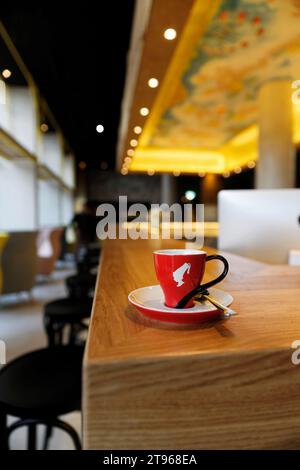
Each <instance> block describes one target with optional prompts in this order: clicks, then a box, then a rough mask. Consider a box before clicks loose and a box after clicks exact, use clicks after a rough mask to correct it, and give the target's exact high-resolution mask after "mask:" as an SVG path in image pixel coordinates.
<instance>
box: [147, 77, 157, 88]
mask: <svg viewBox="0 0 300 470" xmlns="http://www.w3.org/2000/svg"><path fill="white" fill-rule="evenodd" d="M158 85H159V81H158V80H157V78H150V79H149V80H148V86H149V87H150V88H157V87H158Z"/></svg>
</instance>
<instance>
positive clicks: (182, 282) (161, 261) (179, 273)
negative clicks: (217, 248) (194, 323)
mask: <svg viewBox="0 0 300 470" xmlns="http://www.w3.org/2000/svg"><path fill="white" fill-rule="evenodd" d="M153 254H154V265H155V271H156V277H157V279H158V281H159V284H160V286H161V288H162V290H163V293H164V296H165V304H166V306H167V307H173V308H174V307H176V308H189V307H192V306H193V305H194V302H193V296H194V295H196V294H197V293H199V292H201V291H204V290H206V289H208V288H209V287H212V286H213V285H215V284H217V283H218V282H221V281H222V280H223V279H224V278H225V276H226V275H227V273H228V262H227V260H226V259H225V258H224V257H223V256H221V255H210V256H207V253H206V252H205V251H200V250H185V249H182V250H176V249H175V250H157V251H154V253H153ZM213 259H218V260H220V261H222V262H223V264H224V270H223V272H222V274H221V275H220V276H218V277H217V278H216V279H213V280H212V281H210V282H208V283H206V284H203V285H202V286H201V285H200V283H201V281H202V279H203V275H204V271H205V263H206V262H207V261H211V260H213ZM185 297H186V299H185ZM181 301H183V302H181Z"/></svg>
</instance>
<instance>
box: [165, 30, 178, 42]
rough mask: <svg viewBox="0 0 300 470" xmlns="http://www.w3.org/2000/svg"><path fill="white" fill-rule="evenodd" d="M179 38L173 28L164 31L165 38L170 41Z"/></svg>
mask: <svg viewBox="0 0 300 470" xmlns="http://www.w3.org/2000/svg"><path fill="white" fill-rule="evenodd" d="M176 36H177V33H176V30H175V29H173V28H168V29H166V30H165V31H164V38H165V39H167V40H168V41H173V39H175V38H176Z"/></svg>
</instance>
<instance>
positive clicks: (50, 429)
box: [43, 424, 52, 450]
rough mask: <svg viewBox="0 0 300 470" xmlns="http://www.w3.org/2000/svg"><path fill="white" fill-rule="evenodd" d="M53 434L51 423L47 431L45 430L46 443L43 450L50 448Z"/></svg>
mask: <svg viewBox="0 0 300 470" xmlns="http://www.w3.org/2000/svg"><path fill="white" fill-rule="evenodd" d="M51 436H52V426H50V425H49V424H47V425H46V432H45V437H44V445H43V450H47V449H48V443H49V439H50V437H51Z"/></svg>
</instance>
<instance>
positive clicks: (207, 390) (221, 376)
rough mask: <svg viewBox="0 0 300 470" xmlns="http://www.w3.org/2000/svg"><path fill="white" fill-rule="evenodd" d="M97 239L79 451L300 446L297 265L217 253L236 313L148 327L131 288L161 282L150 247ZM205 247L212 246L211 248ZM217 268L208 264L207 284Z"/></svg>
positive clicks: (154, 243) (154, 245) (153, 244)
mask: <svg viewBox="0 0 300 470" xmlns="http://www.w3.org/2000/svg"><path fill="white" fill-rule="evenodd" d="M183 246H184V243H183V242H178V241H174V240H171V241H166V242H162V241H159V240H136V241H133V240H110V241H107V242H105V244H104V249H103V254H102V259H101V267H100V273H99V276H98V282H97V288H96V295H95V300H94V307H93V313H92V319H91V324H90V330H89V337H88V342H87V347H86V352H85V360H84V379H83V381H84V382H83V386H84V399H83V422H84V447H85V448H86V449H105V448H106V449H172V448H173V449H188V448H196V449H205V448H209V449H213V448H217V449H223V448H224V449H227V448H233V449H235V448H237V449H248V448H259V449H266V448H278V449H279V448H280V449H286V448H300V427H299V426H298V422H299V419H300V399H299V391H300V365H299V366H295V365H293V364H292V362H291V354H292V352H293V349H292V348H291V344H292V342H293V341H295V340H297V339H299V340H300V268H299V267H292V266H291V267H289V266H274V265H272V266H269V265H266V264H263V263H259V262H256V261H253V260H249V259H245V258H241V257H239V256H236V255H232V254H229V253H223V254H224V255H225V256H226V257H227V258H228V260H229V263H230V274H229V276H228V277H227V278H226V280H225V281H223V283H222V284H220V287H221V288H222V289H224V290H227V291H229V292H230V293H231V294H232V295H233V297H234V303H233V304H232V306H233V308H234V309H235V310H236V311H237V312H238V313H239V315H238V316H236V317H233V318H232V319H230V320H228V321H219V322H217V323H210V324H205V325H201V327H199V328H197V329H192V330H178V328H176V327H170V326H169V327H166V328H158V327H157V325H153V324H152V325H150V326H149V324H148V325H145V324H143V322H142V321H140V318H139V317H138V316H137V314H136V311H135V309H134V308H133V307H132V306H130V305H129V304H128V300H127V296H128V293H129V292H130V291H131V290H133V289H136V288H138V287H142V286H147V285H153V284H157V280H156V278H155V273H154V266H153V259H152V251H154V250H156V249H159V248H174V247H181V248H182V247H183ZM208 251H211V250H208ZM219 268H220V267H219V266H218V263H217V262H215V263H213V262H211V263H209V264H208V265H207V272H206V276H205V279H209V278H210V277H212V276H215V274H216V273H217V271H218V269H219Z"/></svg>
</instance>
